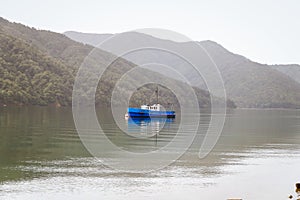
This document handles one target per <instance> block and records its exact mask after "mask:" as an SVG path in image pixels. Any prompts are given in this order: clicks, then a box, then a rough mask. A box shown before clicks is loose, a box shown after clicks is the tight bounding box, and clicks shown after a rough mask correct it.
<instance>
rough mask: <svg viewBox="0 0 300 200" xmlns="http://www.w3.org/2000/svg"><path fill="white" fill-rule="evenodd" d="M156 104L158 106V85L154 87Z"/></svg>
mask: <svg viewBox="0 0 300 200" xmlns="http://www.w3.org/2000/svg"><path fill="white" fill-rule="evenodd" d="M155 92H156V104H158V85H156V91H155Z"/></svg>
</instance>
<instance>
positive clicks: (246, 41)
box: [0, 0, 300, 64]
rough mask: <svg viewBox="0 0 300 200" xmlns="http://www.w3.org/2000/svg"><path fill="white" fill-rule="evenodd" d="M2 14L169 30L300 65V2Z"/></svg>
mask: <svg viewBox="0 0 300 200" xmlns="http://www.w3.org/2000/svg"><path fill="white" fill-rule="evenodd" d="M0 5H1V6H0V16H2V17H4V18H6V19H8V20H10V21H16V22H21V23H23V24H26V25H28V26H33V27H36V28H39V29H47V30H52V31H56V32H64V31H68V30H75V31H81V32H93V33H118V32H124V31H130V30H133V29H139V28H164V29H170V30H173V31H176V32H179V33H182V34H184V35H186V36H187V37H189V38H192V39H193V40H197V41H201V40H213V41H216V42H218V43H220V44H221V45H223V46H224V47H225V48H227V49H228V50H230V51H232V52H234V53H238V54H242V55H244V56H246V57H248V58H250V59H251V60H254V61H257V62H261V63H270V64H275V63H298V64H300V0H248V1H246V0H219V1H216V0H206V1H201V0H195V1H192V0H181V1H176V0H148V1H146V0H144V1H143V0H123V1H121V0H107V1H101V0H98V1H97V0H94V1H93V0H85V1H76V0H73V1H71V0H65V1H63V0H51V1H50V0H49V1H43V0H26V1H22V0H19V1H17V0H1V4H0Z"/></svg>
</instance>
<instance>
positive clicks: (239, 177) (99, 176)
mask: <svg viewBox="0 0 300 200" xmlns="http://www.w3.org/2000/svg"><path fill="white" fill-rule="evenodd" d="M106 114H107V113H106V112H105V111H103V110H100V111H99V115H100V116H99V119H104V121H103V124H102V125H103V129H104V131H106V132H107V135H108V137H109V138H110V140H111V141H112V142H113V143H115V144H116V145H118V146H120V147H121V148H123V149H125V150H127V151H131V152H142V151H151V150H153V149H157V148H161V147H162V146H164V145H166V144H167V143H168V142H169V141H170V140H171V139H172V138H173V137H174V132H175V131H176V128H178V124H179V123H180V120H178V119H175V120H170V121H163V122H162V121H159V120H157V121H139V122H132V121H127V120H125V119H124V120H123V121H122V122H123V123H124V126H125V127H127V129H128V131H129V132H131V133H132V134H133V135H135V136H138V137H141V138H142V139H140V140H137V139H135V137H128V136H127V135H126V136H125V135H124V134H122V132H121V131H120V130H119V129H118V128H116V127H115V124H114V121H112V120H109V119H107V120H105V119H106ZM122 117H123V116H122ZM191 117H193V116H192V115H191ZM207 117H208V116H207ZM205 122H206V120H203V124H204V125H205ZM132 123H133V125H135V124H137V125H138V126H132ZM159 130H160V133H159V135H157V137H156V136H153V135H151V134H153V133H156V132H158V131H159ZM149 134H150V135H149ZM197 142H198V140H196V142H195V143H194V144H193V145H192V147H191V148H190V149H189V150H188V151H187V152H186V153H185V155H183V156H182V157H181V158H180V159H179V160H177V161H176V162H174V163H173V164H171V165H169V166H167V167H165V168H163V169H161V170H156V171H153V172H149V173H126V172H120V171H117V170H114V169H111V168H109V167H107V166H104V165H103V164H101V163H100V162H99V161H98V160H97V159H95V158H93V157H92V156H91V155H90V153H89V152H88V151H87V150H86V149H85V147H84V146H83V144H82V143H81V141H80V139H79V136H78V134H77V132H76V129H75V126H74V122H73V118H72V110H71V108H50V107H2V108H0V199H122V200H123V199H136V200H137V199H139V200H140V199H227V198H237V197H239V198H243V199H251V200H256V199H257V200H261V199H288V196H289V195H290V194H293V195H294V185H295V183H296V182H300V170H299V169H300V110H239V109H237V110H231V111H229V112H228V115H227V117H226V123H225V127H224V130H223V133H222V135H221V137H220V139H219V140H218V143H217V145H216V146H215V148H214V150H213V151H212V152H211V153H210V154H209V155H208V156H207V157H206V158H205V159H199V158H198V151H199V147H200V145H201V144H197ZM199 142H200V140H199ZM108 155H110V154H108ZM112 157H113V156H112ZM131 164H132V165H134V164H138V163H131Z"/></svg>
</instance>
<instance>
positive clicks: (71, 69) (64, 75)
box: [0, 18, 235, 107]
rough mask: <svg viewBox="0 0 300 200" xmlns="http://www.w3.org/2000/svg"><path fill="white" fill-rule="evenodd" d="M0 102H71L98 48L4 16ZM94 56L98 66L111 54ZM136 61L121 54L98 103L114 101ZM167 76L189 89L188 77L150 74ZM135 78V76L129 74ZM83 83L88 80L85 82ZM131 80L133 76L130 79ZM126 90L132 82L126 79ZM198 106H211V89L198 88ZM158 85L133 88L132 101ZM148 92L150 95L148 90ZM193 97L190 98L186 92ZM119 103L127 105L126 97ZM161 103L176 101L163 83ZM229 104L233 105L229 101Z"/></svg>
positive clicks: (0, 20) (0, 21)
mask: <svg viewBox="0 0 300 200" xmlns="http://www.w3.org/2000/svg"><path fill="white" fill-rule="evenodd" d="M0 45H1V49H0V104H2V105H3V104H17V105H51V104H53V105H58V106H60V105H61V106H66V105H71V104H72V90H73V84H74V78H75V76H76V73H77V71H78V69H79V67H80V65H81V63H82V62H83V60H84V58H85V57H86V56H87V55H88V54H89V53H90V52H91V51H92V50H93V49H94V48H93V47H92V46H89V45H84V44H81V43H79V42H75V41H73V40H71V39H69V38H67V37H66V36H64V35H62V34H59V33H54V32H50V31H44V30H36V29H34V28H30V27H27V26H24V25H22V24H18V23H11V22H9V21H7V20H5V19H3V18H0ZM95 55H96V56H95V59H94V60H92V61H91V62H93V63H95V65H96V66H97V67H102V66H105V65H106V64H107V62H108V60H110V59H111V58H112V57H114V56H113V55H112V54H110V53H108V52H105V51H102V50H100V49H97V50H95ZM133 67H136V66H135V65H134V64H133V63H131V62H129V61H127V60H124V59H117V60H116V62H114V63H113V64H112V65H111V66H110V67H109V68H108V69H107V70H106V71H105V75H104V76H102V77H103V78H101V79H100V81H99V85H98V88H97V92H96V99H95V100H96V104H100V105H101V104H104V105H110V101H111V100H110V98H111V93H112V90H113V88H114V87H115V84H116V83H117V81H118V80H119V79H120V77H121V76H122V75H123V74H124V73H125V72H127V71H128V70H130V69H132V68H133ZM137 76H138V77H142V78H144V79H146V80H147V79H148V78H149V76H152V77H157V79H165V80H167V81H169V82H170V84H176V85H178V87H179V88H182V89H181V90H180V94H179V95H186V91H185V90H184V87H183V86H184V83H182V82H180V81H176V80H173V79H171V78H166V77H163V76H162V75H159V74H157V73H155V72H151V71H149V73H147V76H145V75H142V74H137ZM85 77H88V78H89V79H97V78H98V77H97V76H96V75H95V74H94V73H93V71H90V72H86V74H85ZM131 81H132V82H131V83H132V84H134V77H133V79H132V80H131ZM82 84H85V83H82ZM128 84H130V82H129V83H128ZM122 87H123V91H124V92H126V91H127V88H128V85H123V86H122ZM82 88H83V89H82V91H80V92H81V95H83V96H85V95H87V94H89V93H90V92H91V88H90V87H89V85H88V84H86V85H85V86H83V87H82ZM194 90H195V93H196V95H197V97H198V102H199V105H200V107H209V106H210V94H209V93H208V92H207V91H204V90H201V89H198V88H194ZM153 91H154V85H151V84H150V85H147V86H145V87H143V88H142V89H140V90H138V91H137V92H135V93H134V96H133V97H132V98H131V101H130V104H131V105H133V106H138V105H140V104H142V103H151V102H153V99H152V100H151V95H152V94H153ZM149 95H150V96H149ZM186 99H187V101H189V98H186ZM119 100H120V104H122V105H124V103H126V102H124V101H123V99H122V97H120V99H119ZM160 103H161V104H163V105H165V106H166V105H168V104H169V103H172V104H174V105H175V106H179V105H178V101H177V99H176V97H175V95H174V94H173V93H172V92H171V91H170V90H168V89H167V88H165V87H161V88H160ZM228 105H229V106H230V107H235V105H234V103H233V102H232V101H228Z"/></svg>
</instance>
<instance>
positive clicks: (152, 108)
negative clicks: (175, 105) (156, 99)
mask: <svg viewBox="0 0 300 200" xmlns="http://www.w3.org/2000/svg"><path fill="white" fill-rule="evenodd" d="M160 108H161V105H160V104H153V105H152V106H150V105H142V106H141V109H144V110H153V111H160Z"/></svg>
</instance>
